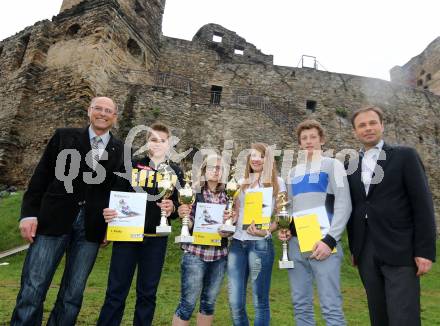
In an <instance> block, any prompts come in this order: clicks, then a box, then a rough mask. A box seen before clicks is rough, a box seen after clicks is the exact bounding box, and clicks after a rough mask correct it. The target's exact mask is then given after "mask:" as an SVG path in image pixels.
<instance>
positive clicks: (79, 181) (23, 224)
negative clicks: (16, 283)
mask: <svg viewBox="0 0 440 326" xmlns="http://www.w3.org/2000/svg"><path fill="white" fill-rule="evenodd" d="M117 114H118V112H117V107H116V104H115V103H114V102H113V101H112V100H111V99H110V98H107V97H96V98H94V99H93V100H92V101H91V104H90V106H89V108H88V116H89V119H90V125H89V126H88V127H87V128H84V129H80V128H62V129H57V130H56V132H55V134H54V135H53V137H52V138H51V139H50V141H49V143H48V144H47V146H46V149H45V151H44V153H43V156H42V157H41V159H40V162H39V163H38V165H37V167H36V169H35V171H34V174H33V176H32V178H31V180H30V182H29V186H28V189H27V191H26V192H25V194H24V197H23V203H22V207H21V218H20V232H21V235H22V237H23V238H24V239H26V240H27V241H29V242H30V247H29V250H28V252H27V255H26V260H25V262H24V265H23V271H22V276H21V288H20V292H19V293H18V296H17V302H16V306H15V309H14V312H13V314H12V319H11V325H40V324H41V320H42V316H43V303H44V300H45V297H46V293H47V290H48V288H49V285H50V283H51V281H52V278H53V275H54V273H55V270H56V269H57V266H58V264H59V262H60V260H61V258H62V257H63V255H64V253H66V265H65V269H64V273H63V278H62V281H61V285H60V289H59V292H58V297H57V300H56V303H55V306H54V309H53V310H52V312H51V314H50V317H49V321H48V325H63V326H66V325H74V324H75V322H76V318H77V316H78V313H79V311H80V308H81V304H82V298H83V291H84V288H85V285H86V281H87V278H88V276H89V274H90V272H91V270H92V267H93V265H94V262H95V259H96V256H97V253H98V249H99V245H100V244H101V243H103V242H104V241H105V240H104V237H105V231H106V223H105V221H104V218H103V213H102V212H103V209H104V208H105V207H107V206H108V200H109V192H110V189H111V185H112V182H113V180H114V178H115V175H114V173H113V172H115V171H120V170H121V167H122V166H123V144H122V142H121V141H120V140H118V139H116V138H114V137H113V135H112V134H111V133H110V132H109V131H110V129H111V128H112V126H113V125H114V124H115V122H116V120H117ZM66 153H67V154H68V155H66ZM66 176H72V177H71V178H70V185H69V182H66V180H67V179H66Z"/></svg>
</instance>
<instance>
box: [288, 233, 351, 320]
mask: <svg viewBox="0 0 440 326" xmlns="http://www.w3.org/2000/svg"><path fill="white" fill-rule="evenodd" d="M336 250H337V252H336V253H334V254H331V255H330V256H329V257H328V258H327V259H325V260H321V261H318V260H316V259H308V258H306V257H304V256H303V255H302V254H301V253H300V251H299V246H298V238H297V237H293V238H292V239H291V240H290V241H289V258H290V259H291V260H293V262H294V264H295V267H294V268H293V269H289V283H290V290H291V296H292V301H293V308H294V312H295V321H296V325H298V326H306V325H307V326H309V325H316V322H315V316H314V313H313V279H314V280H315V281H316V286H317V288H318V295H319V303H320V305H321V312H322V316H323V318H324V320H325V322H326V325H327V326H344V325H346V322H345V318H344V312H343V310H342V295H341V287H340V272H341V262H342V257H343V253H342V247H341V245H340V244H339V243H338V244H337V246H336Z"/></svg>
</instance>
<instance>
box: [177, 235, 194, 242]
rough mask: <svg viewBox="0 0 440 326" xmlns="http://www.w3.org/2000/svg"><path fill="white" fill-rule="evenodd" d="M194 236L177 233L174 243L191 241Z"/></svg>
mask: <svg viewBox="0 0 440 326" xmlns="http://www.w3.org/2000/svg"><path fill="white" fill-rule="evenodd" d="M193 242H194V237H193V236H191V235H179V236H177V237H176V239H175V241H174V243H193Z"/></svg>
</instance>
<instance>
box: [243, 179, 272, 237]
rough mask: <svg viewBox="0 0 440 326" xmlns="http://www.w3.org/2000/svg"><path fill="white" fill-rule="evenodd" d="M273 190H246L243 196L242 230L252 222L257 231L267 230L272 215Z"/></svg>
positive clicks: (269, 188)
mask: <svg viewBox="0 0 440 326" xmlns="http://www.w3.org/2000/svg"><path fill="white" fill-rule="evenodd" d="M272 193H273V188H272V187H266V188H254V189H248V190H247V191H246V194H245V196H244V212H243V230H246V229H247V228H248V227H249V225H251V224H252V221H254V223H255V226H256V227H257V229H261V230H268V229H269V226H270V217H271V215H272V204H273V198H272Z"/></svg>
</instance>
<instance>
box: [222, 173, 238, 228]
mask: <svg viewBox="0 0 440 326" xmlns="http://www.w3.org/2000/svg"><path fill="white" fill-rule="evenodd" d="M238 188H239V187H238V184H237V182H236V181H235V177H234V176H232V178H231V180H229V182H228V183H227V184H226V189H225V190H226V197H228V202H227V203H226V209H225V210H226V212H228V213H232V206H233V205H234V196H235V194H236V193H237V191H238ZM219 231H223V232H235V225H233V224H232V218H228V219H227V220H226V221H225V223H224V224H222V225H220V227H219Z"/></svg>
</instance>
